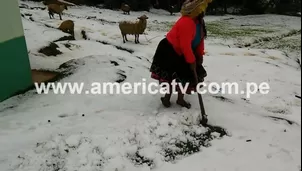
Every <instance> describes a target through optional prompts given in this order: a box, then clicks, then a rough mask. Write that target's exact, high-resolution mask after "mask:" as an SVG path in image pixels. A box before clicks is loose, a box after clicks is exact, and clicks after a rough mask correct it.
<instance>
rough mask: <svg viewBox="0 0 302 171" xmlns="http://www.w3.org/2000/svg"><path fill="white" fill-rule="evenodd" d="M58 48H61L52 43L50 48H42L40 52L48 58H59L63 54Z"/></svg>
mask: <svg viewBox="0 0 302 171" xmlns="http://www.w3.org/2000/svg"><path fill="white" fill-rule="evenodd" d="M57 48H59V46H58V45H57V44H55V43H53V42H52V43H50V44H49V45H48V46H45V47H43V48H41V49H40V50H39V51H38V52H39V53H42V54H44V55H46V56H57V55H60V54H62V52H61V51H59V50H58V49H57Z"/></svg>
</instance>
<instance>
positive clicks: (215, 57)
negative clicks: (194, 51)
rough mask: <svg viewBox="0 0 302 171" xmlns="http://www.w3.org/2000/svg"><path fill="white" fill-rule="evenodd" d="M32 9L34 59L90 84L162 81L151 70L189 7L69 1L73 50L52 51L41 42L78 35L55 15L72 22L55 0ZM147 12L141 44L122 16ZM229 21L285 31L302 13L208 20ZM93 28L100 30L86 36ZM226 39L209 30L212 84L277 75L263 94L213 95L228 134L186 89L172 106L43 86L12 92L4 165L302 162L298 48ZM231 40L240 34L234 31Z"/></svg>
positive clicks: (264, 168)
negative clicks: (58, 11) (54, 6)
mask: <svg viewBox="0 0 302 171" xmlns="http://www.w3.org/2000/svg"><path fill="white" fill-rule="evenodd" d="M20 3H25V4H27V5H28V6H30V7H44V6H43V4H41V3H32V2H20ZM20 10H21V13H22V14H32V15H31V16H29V15H25V17H23V18H22V21H23V26H24V30H25V36H26V41H27V45H28V50H29V55H30V63H31V67H32V68H33V69H45V70H55V71H60V70H62V67H61V68H60V69H58V68H59V67H60V66H61V65H62V64H64V63H65V66H66V65H69V66H75V70H74V71H73V74H72V75H70V76H68V77H66V78H64V79H62V80H60V82H84V83H85V84H86V85H90V84H91V83H93V82H114V81H116V80H119V79H125V81H127V82H130V83H134V82H138V81H141V80H142V79H143V78H145V79H146V83H150V82H154V80H152V79H151V78H150V73H149V70H148V68H149V67H150V61H152V56H153V54H154V51H155V49H156V46H157V44H158V42H159V41H160V40H161V39H162V38H163V37H164V36H165V33H166V32H165V30H167V29H168V25H169V24H171V23H173V22H174V21H175V20H177V18H178V17H179V15H178V14H176V15H175V16H170V15H169V13H168V12H165V11H161V10H152V11H151V12H132V13H131V15H123V14H122V12H121V11H110V10H104V9H99V8H91V7H78V6H74V7H69V9H68V10H67V11H65V14H64V15H63V16H62V17H63V19H64V20H65V19H72V20H74V21H75V31H76V40H74V41H59V42H56V44H57V45H58V46H59V48H58V49H59V50H60V51H61V52H62V54H60V55H57V56H45V55H43V54H41V53H39V52H38V50H39V49H40V48H42V47H44V46H47V45H48V44H49V43H51V42H53V41H55V40H58V39H59V38H61V37H63V36H66V35H67V34H65V33H62V32H61V31H59V30H56V29H52V28H49V27H45V24H47V25H49V26H53V27H58V26H59V24H60V22H61V21H60V20H59V18H58V16H55V17H56V19H49V17H48V13H47V11H46V10H41V9H38V8H35V9H26V8H21V9H20ZM142 14H146V15H147V16H148V17H149V20H148V30H147V35H146V37H145V36H144V35H141V36H140V41H141V44H134V36H128V39H129V42H127V43H126V44H123V43H122V38H121V35H120V31H119V29H118V26H117V22H118V21H120V20H123V19H127V20H135V19H136V18H137V17H139V16H140V15H142ZM30 17H31V20H30V19H29V18H30ZM88 17H90V19H87V18H88ZM230 18H234V19H231V20H228V19H230ZM226 20H227V21H230V22H232V26H236V24H237V25H238V23H240V24H244V25H247V24H249V25H251V27H252V25H261V26H269V27H272V26H275V27H276V28H277V27H281V28H283V29H284V30H281V32H286V31H290V30H292V29H301V20H300V18H295V17H286V16H272V15H267V16H265V15H264V16H249V17H236V16H224V17H213V16H207V17H206V22H215V21H218V22H219V21H226ZM82 30H85V32H86V34H87V36H88V38H89V39H90V40H84V39H83V38H82V36H81V31H82ZM209 32H211V30H209ZM278 33H279V32H278ZM275 34H277V33H275ZM147 40H149V41H147ZM219 40H220V42H219ZM298 40H299V39H298ZM97 41H102V42H106V43H107V44H103V43H100V42H97ZM224 41H227V40H225V39H221V38H220V37H211V36H209V38H208V40H207V41H206V52H207V54H206V56H205V68H206V69H207V71H208V77H207V78H206V83H210V82H218V83H222V82H226V81H229V82H238V83H239V85H240V88H241V89H244V88H245V85H246V82H256V83H261V82H268V83H269V85H270V92H269V94H267V95H261V94H259V93H257V94H255V95H252V96H251V98H249V99H246V97H245V95H235V94H231V95H224V94H218V95H211V94H205V95H203V98H204V103H205V108H206V112H207V114H208V115H209V124H210V125H213V126H217V127H221V128H223V129H225V130H226V131H227V135H225V136H222V137H221V135H222V133H223V132H222V131H221V130H220V129H217V130H215V129H213V128H212V127H202V126H200V125H198V124H197V123H196V121H197V119H196V118H197V116H198V114H199V106H198V98H197V96H196V95H191V96H186V99H187V100H188V101H190V102H191V103H192V109H190V110H186V109H182V108H180V107H178V106H177V105H175V96H173V99H172V100H173V105H172V107H171V108H169V109H165V108H163V107H162V106H161V103H160V101H159V97H160V95H151V94H145V95H143V94H137V95H134V94H133V95H132V94H130V95H122V94H119V95H110V94H103V95H91V94H90V95H87V94H81V95H72V94H68V93H67V94H64V95H55V94H53V93H50V94H48V95H38V94H37V93H36V92H35V91H34V90H32V91H29V92H27V93H25V94H23V95H20V96H17V97H13V98H10V99H8V100H6V101H4V102H2V103H0V168H1V169H0V170H1V171H2V170H3V171H9V170H12V171H39V170H41V171H55V170H56V171H74V170H78V171H84V170H85V171H94V170H95V171H97V170H98V171H150V170H155V171H183V170H188V169H189V170H190V171H256V170H257V171H271V170H272V171H298V170H300V169H301V100H300V99H299V98H296V97H295V95H298V96H300V95H301V90H300V89H301V70H300V65H299V64H298V63H297V62H296V58H297V56H291V54H288V53H284V52H282V51H281V50H278V49H264V48H261V49H260V48H259V47H258V48H257V49H256V47H254V48H237V47H235V46H230V47H229V46H226V45H225V44H223V43H221V42H224ZM299 41H300V43H301V39H300V40H299ZM230 43H233V45H234V42H233V40H230ZM270 43H271V42H270ZM67 45H68V46H67ZM121 47H122V48H121ZM73 59H75V60H73ZM66 62H67V64H66ZM86 88H87V90H88V89H89V88H90V87H89V86H88V87H86ZM192 151H193V152H194V153H193V154H191V153H192Z"/></svg>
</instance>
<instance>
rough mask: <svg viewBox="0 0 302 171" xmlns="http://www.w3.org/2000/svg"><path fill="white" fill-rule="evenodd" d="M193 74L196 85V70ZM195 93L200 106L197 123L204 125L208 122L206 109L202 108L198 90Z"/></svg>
mask: <svg viewBox="0 0 302 171" xmlns="http://www.w3.org/2000/svg"><path fill="white" fill-rule="evenodd" d="M194 76H195V82H196V85H197V84H198V83H199V81H198V77H197V73H196V72H194ZM197 95H198V101H199V107H200V118H199V123H200V124H201V125H202V126H206V125H207V123H208V117H207V114H206V111H205V109H204V105H203V100H202V96H201V94H199V93H198V92H197Z"/></svg>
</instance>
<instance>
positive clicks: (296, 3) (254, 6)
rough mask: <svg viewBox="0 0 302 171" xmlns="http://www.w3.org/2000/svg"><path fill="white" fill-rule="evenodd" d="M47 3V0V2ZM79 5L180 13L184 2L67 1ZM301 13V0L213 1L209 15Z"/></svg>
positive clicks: (128, 0) (126, 0) (160, 0)
mask: <svg viewBox="0 0 302 171" xmlns="http://www.w3.org/2000/svg"><path fill="white" fill-rule="evenodd" d="M34 1H43V0H34ZM46 1H47V0H46ZM66 1H69V2H72V3H75V4H79V5H99V4H103V5H104V7H105V8H108V9H119V8H120V7H121V4H122V3H126V4H128V5H130V7H131V9H132V10H133V11H149V10H150V8H156V9H164V10H169V9H171V8H170V7H171V6H174V7H175V8H174V12H178V11H180V8H181V5H182V3H183V2H184V0H66ZM299 12H301V0H213V2H212V3H211V4H209V7H208V9H207V14H211V15H223V14H234V15H236V14H238V15H248V14H265V13H273V14H285V15H297V14H298V13H299Z"/></svg>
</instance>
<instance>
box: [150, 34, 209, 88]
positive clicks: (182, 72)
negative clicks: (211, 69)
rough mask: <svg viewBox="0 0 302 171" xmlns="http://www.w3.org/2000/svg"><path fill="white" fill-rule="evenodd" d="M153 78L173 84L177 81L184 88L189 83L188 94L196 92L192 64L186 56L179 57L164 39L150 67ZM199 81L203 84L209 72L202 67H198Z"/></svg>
mask: <svg viewBox="0 0 302 171" xmlns="http://www.w3.org/2000/svg"><path fill="white" fill-rule="evenodd" d="M150 72H151V78H153V79H156V80H158V81H159V82H168V83H171V82H172V81H173V80H175V81H176V82H177V83H181V84H182V85H183V86H185V84H187V83H189V87H188V89H187V94H190V93H191V92H192V91H194V92H196V81H195V79H194V74H193V72H192V70H191V68H190V64H188V63H187V62H186V61H185V58H184V56H179V55H178V54H177V53H176V52H175V50H174V48H173V46H172V45H171V44H170V42H169V41H168V40H167V39H166V38H164V39H162V40H161V41H160V42H159V44H158V46H157V49H156V52H155V54H154V57H153V62H152V65H151V67H150ZM197 75H198V81H199V83H200V82H203V81H204V77H206V76H207V72H206V70H205V69H204V67H203V66H202V65H200V66H197Z"/></svg>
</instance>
